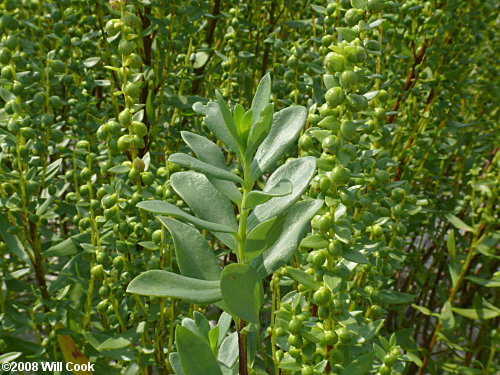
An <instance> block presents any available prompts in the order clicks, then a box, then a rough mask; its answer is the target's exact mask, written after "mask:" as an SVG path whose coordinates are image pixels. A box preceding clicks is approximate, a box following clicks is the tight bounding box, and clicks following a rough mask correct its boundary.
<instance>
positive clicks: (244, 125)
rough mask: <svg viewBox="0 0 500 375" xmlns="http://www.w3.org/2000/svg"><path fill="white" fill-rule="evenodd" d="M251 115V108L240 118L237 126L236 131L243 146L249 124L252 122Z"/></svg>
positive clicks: (245, 142)
mask: <svg viewBox="0 0 500 375" xmlns="http://www.w3.org/2000/svg"><path fill="white" fill-rule="evenodd" d="M252 117H253V110H252V109H249V110H248V111H247V112H246V113H245V115H244V116H243V118H242V119H241V122H240V124H239V127H238V133H239V134H240V138H241V140H242V141H243V143H244V144H245V146H246V144H247V139H248V134H249V132H250V126H251V124H252Z"/></svg>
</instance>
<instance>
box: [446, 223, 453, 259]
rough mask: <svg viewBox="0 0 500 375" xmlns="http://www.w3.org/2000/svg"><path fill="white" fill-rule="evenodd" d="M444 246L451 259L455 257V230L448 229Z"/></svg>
mask: <svg viewBox="0 0 500 375" xmlns="http://www.w3.org/2000/svg"><path fill="white" fill-rule="evenodd" d="M446 247H447V248H448V252H449V253H450V256H451V259H455V231H454V230H453V229H450V230H449V231H448V238H447V239H446Z"/></svg>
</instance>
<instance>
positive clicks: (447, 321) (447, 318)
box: [440, 301, 455, 330]
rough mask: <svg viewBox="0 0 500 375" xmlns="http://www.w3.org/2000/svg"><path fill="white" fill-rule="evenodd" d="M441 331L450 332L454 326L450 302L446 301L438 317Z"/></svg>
mask: <svg viewBox="0 0 500 375" xmlns="http://www.w3.org/2000/svg"><path fill="white" fill-rule="evenodd" d="M440 320H441V323H442V325H443V329H445V330H450V329H453V327H454V326H455V318H454V316H453V311H452V307H451V303H450V301H446V302H445V304H444V306H443V310H442V311H441V316H440Z"/></svg>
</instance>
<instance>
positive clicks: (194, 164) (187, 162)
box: [168, 152, 243, 183]
mask: <svg viewBox="0 0 500 375" xmlns="http://www.w3.org/2000/svg"><path fill="white" fill-rule="evenodd" d="M168 161H169V162H171V163H176V164H179V165H182V166H183V167H185V168H189V169H192V170H194V171H197V172H201V173H203V174H205V175H207V176H211V177H215V178H218V179H221V180H228V181H233V182H237V183H243V180H242V179H241V178H239V177H238V176H237V175H235V174H234V173H232V172H229V171H226V170H225V169H221V168H217V167H214V166H213V165H210V164H208V163H205V162H203V161H201V160H198V159H196V158H193V157H192V156H190V155H188V154H183V153H181V152H179V153H176V154H173V155H170V157H169V158H168Z"/></svg>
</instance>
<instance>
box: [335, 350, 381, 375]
mask: <svg viewBox="0 0 500 375" xmlns="http://www.w3.org/2000/svg"><path fill="white" fill-rule="evenodd" d="M374 359H375V352H369V353H367V354H363V355H362V356H359V357H357V358H356V359H354V361H352V362H351V363H350V364H349V365H348V366H346V367H344V370H343V371H342V375H365V374H367V373H369V372H370V369H371V368H372V363H373V360H374Z"/></svg>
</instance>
